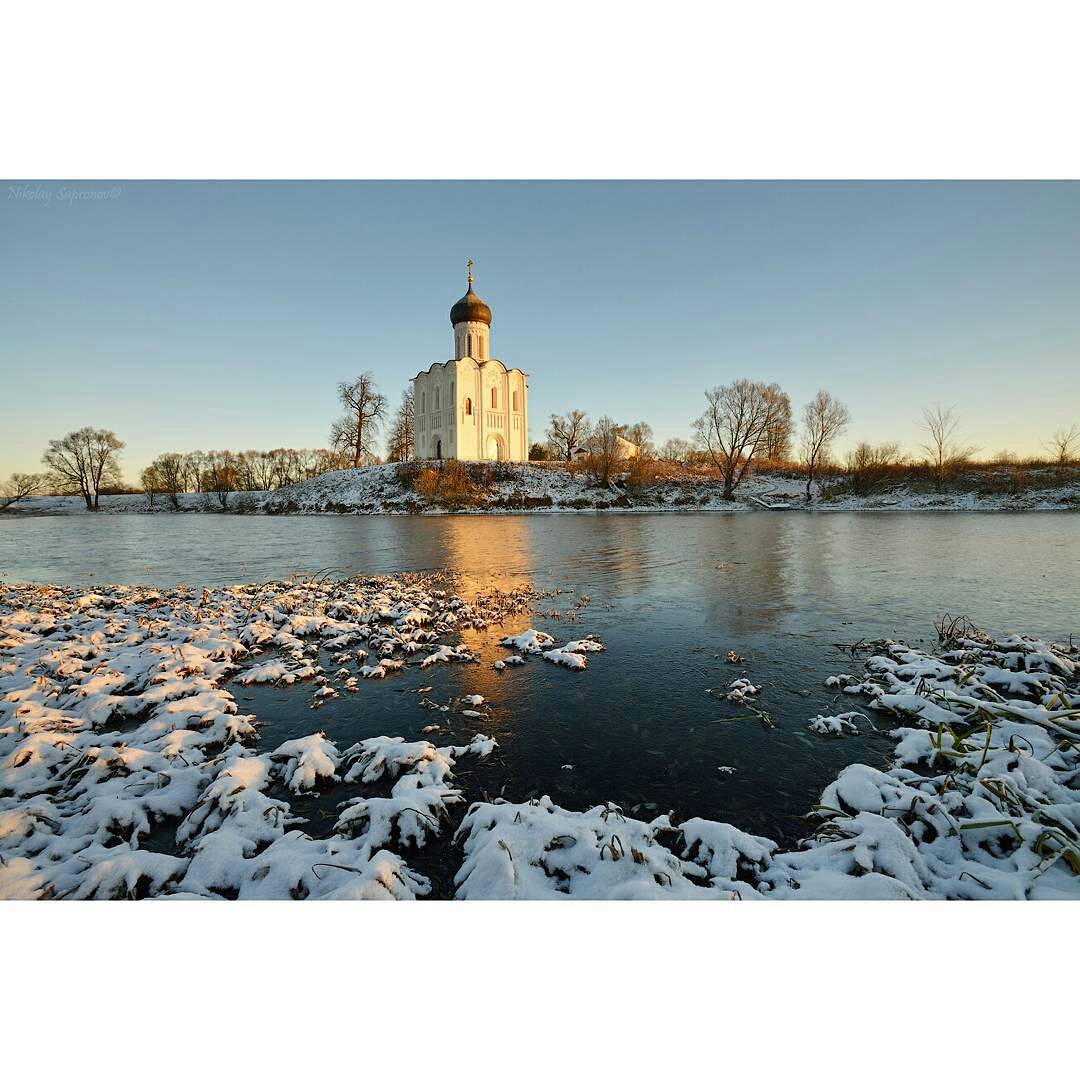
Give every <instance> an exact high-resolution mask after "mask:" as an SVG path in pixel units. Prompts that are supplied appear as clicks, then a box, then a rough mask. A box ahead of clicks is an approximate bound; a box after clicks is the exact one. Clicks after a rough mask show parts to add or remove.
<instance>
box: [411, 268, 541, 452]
mask: <svg viewBox="0 0 1080 1080" xmlns="http://www.w3.org/2000/svg"><path fill="white" fill-rule="evenodd" d="M468 266H469V289H468V291H467V292H466V293H465V295H464V296H463V297H462V298H461V299H460V300H459V301H458V302H457V303H456V304H455V305H454V306H453V307H452V308H451V309H450V325H451V326H452V327H453V328H454V342H453V348H452V357H453V358H452V359H450V360H447V361H446V363H445V364H432V365H431V367H429V368H428V369H427V371H421V372H420V373H419V374H418V375H416V376H415V377H414V378H413V383H414V390H415V393H414V399H413V400H414V409H415V415H416V451H415V456H416V457H418V458H457V459H458V460H460V461H528V459H529V385H528V383H527V382H526V381H525V380H526V379H527V378H528V375H527V374H526V373H525V372H524V371H522V370H521V369H520V368H508V367H507V366H506V365H505V364H504V363H503V362H502V361H501V360H496V359H495V357H493V356H492V355H491V308H489V307H488V305H487V304H486V303H484V301H483V300H481V299H480V297H479V296H477V295H476V293H474V292H473V275H472V267H473V263H472V259H470V260H469V264H468Z"/></svg>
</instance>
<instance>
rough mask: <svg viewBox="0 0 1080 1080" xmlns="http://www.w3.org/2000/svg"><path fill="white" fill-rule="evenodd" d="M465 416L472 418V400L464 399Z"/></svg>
mask: <svg viewBox="0 0 1080 1080" xmlns="http://www.w3.org/2000/svg"><path fill="white" fill-rule="evenodd" d="M465 415H466V416H472V398H466V399H465Z"/></svg>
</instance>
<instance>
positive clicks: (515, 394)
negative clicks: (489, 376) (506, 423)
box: [514, 390, 518, 412]
mask: <svg viewBox="0 0 1080 1080" xmlns="http://www.w3.org/2000/svg"><path fill="white" fill-rule="evenodd" d="M517 411H518V392H517V391H516V390H515V391H514V412H517Z"/></svg>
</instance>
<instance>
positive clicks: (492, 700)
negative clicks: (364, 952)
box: [0, 575, 1080, 899]
mask: <svg viewBox="0 0 1080 1080" xmlns="http://www.w3.org/2000/svg"><path fill="white" fill-rule="evenodd" d="M545 601H546V597H545V596H544V595H542V594H537V593H534V592H532V590H530V589H527V588H520V589H515V590H511V591H508V592H500V591H498V590H495V589H489V590H486V591H484V592H480V593H478V594H477V595H476V596H475V597H473V598H472V599H467V598H465V597H463V596H460V595H457V594H456V593H455V592H454V591H452V583H451V580H450V579H448V578H445V577H440V576H435V577H432V576H427V577H422V576H419V575H410V576H404V577H397V578H369V579H360V580H349V581H328V580H324V579H319V580H308V581H291V582H282V581H271V582H262V583H258V584H249V585H237V586H231V587H225V588H214V589H188V588H182V587H181V588H175V589H155V588H147V587H140V586H112V587H110V588H108V589H107V590H101V591H96V590H93V589H79V588H74V587H67V588H65V587H60V586H17V585H0V854H2V856H3V861H2V864H0V896H4V897H9V898H15V897H21V898H106V897H113V898H139V897H168V898H205V899H220V898H263V899H269V898H281V899H288V898H294V899H301V898H325V899H330V898H335V899H344V898H380V899H412V898H417V897H431V896H451V895H452V896H456V897H458V898H461V899H473V898H485V899H496V898H507V899H509V898H551V899H558V898H600V897H603V898H647V897H648V898H670V899H676V898H685V899H689V898H693V899H731V898H741V899H786V898H793V899H809V898H834V899H867V898H967V899H976V898H993V899H1020V898H1031V899H1038V898H1066V897H1068V898H1080V832H1078V828H1080V791H1078V790H1077V788H1076V777H1077V775H1078V770H1080V709H1078V708H1076V707H1075V706H1073V705H1072V704H1071V703H1072V702H1074V701H1075V700H1076V698H1077V695H1078V694H1080V651H1078V650H1077V649H1076V647H1073V646H1069V647H1061V646H1055V645H1050V644H1046V643H1043V642H1040V641H1037V640H1034V639H1030V638H1025V637H1019V636H1010V637H1002V638H1000V639H998V640H991V639H990V638H988V637H986V636H985V635H982V634H980V633H979V632H978V631H976V630H975V629H974V628H972V627H970V626H969V625H967V624H966V623H963V622H959V621H958V622H955V623H952V624H943V625H942V626H941V640H940V641H939V644H938V646H937V647H936V648H933V649H930V648H911V647H908V646H906V645H903V644H901V643H898V642H891V641H880V642H874V643H870V644H869V645H865V646H862V653H863V655H865V672H864V673H863V674H862V675H859V676H854V675H851V674H847V673H843V674H840V675H838V676H836V677H835V679H834V680H833V681H831V682H830V683H829V685H830V686H831V687H832V689H833V690H834V691H835V692H836V694H837V695H838V696H839V697H840V700H841V701H842V707H840V708H837V709H836V710H834V712H833V713H832V714H830V715H822V714H818V715H807V716H806V717H805V727H806V731H807V732H808V735H807V737H808V738H814V739H821V740H830V739H837V738H840V739H843V738H849V737H857V736H856V735H855V734H854V733H857V732H861V731H864V730H869V729H873V728H874V727H876V726H877V725H879V724H882V723H883V722H889V723H898V724H900V725H901V726H896V727H893V728H891V729H890V730H889V732H888V735H889V737H890V738H891V739H892V740H893V741H894V742H895V750H894V752H893V754H892V759H891V761H890V762H889V763H888V764H887V765H886V766H885V767H884V768H877V767H874V766H872V765H869V764H852V765H849V766H847V767H846V768H844V769H843V771H842V772H840V774H839V775H838V776H837V777H836V779H835V780H834V782H833V783H831V784H829V785H828V786H827V787H826V789H825V790H824V792H823V793H822V794H821V796H820V798H819V799H818V801H817V805H808V806H807V807H806V811H807V813H808V830H809V835H808V836H807V837H806V838H805V839H804V841H803V842H802V844H799V845H796V846H794V847H792V846H789V847H788V848H787V849H786V850H784V849H782V847H781V845H780V844H778V843H777V842H776V841H775V840H774V839H772V838H769V837H766V836H761V835H754V834H752V833H749V832H746V831H744V830H740V829H737V828H735V827H734V826H732V825H730V824H727V823H725V822H723V821H719V820H710V819H705V818H702V817H690V818H687V819H683V818H681V817H680V815H679V814H678V808H677V807H676V808H674V809H672V810H671V811H670V812H668V813H662V814H659V816H653V817H651V818H645V817H641V816H636V815H638V813H639V811H640V810H641V809H642V807H633V808H626V807H621V806H616V805H615V804H613V803H604V804H601V805H596V806H593V807H591V808H587V809H583V810H576V811H575V810H570V809H565V808H563V807H561V806H559V805H558V804H557V803H556V802H555V801H554V800H553V799H551V798H549V797H548V796H546V795H543V794H539V795H537V796H536V797H535V798H530V799H527V800H524V801H522V800H516V801H506V800H503V799H502V798H500V797H499V796H498V794H497V792H495V791H483V790H481V791H480V792H479V793H478V795H477V796H476V797H470V798H468V799H467V798H466V797H465V794H464V787H465V785H464V784H463V783H462V782H461V773H462V770H468V769H478V770H479V769H482V768H483V763H484V762H485V761H487V760H489V759H492V758H493V757H495V756H497V754H498V749H499V748H498V740H497V739H496V738H495V737H494V736H493V735H492V734H490V731H491V730H493V725H492V717H493V715H494V714H495V710H498V709H499V708H500V705H501V702H500V700H499V697H500V695H501V693H502V691H501V690H500V686H501V685H502V683H501V681H500V680H504V679H507V680H513V679H514V678H515V672H517V671H520V670H521V669H522V668H523V666H524V665H529V664H540V665H541V667H542V668H544V669H545V670H547V671H550V672H552V673H553V674H552V677H554V678H559V679H563V680H579V682H577V683H576V684H574V685H576V686H577V687H579V689H580V692H581V693H583V694H584V695H585V697H584V698H583V700H584V701H587V699H588V689H589V682H588V680H589V679H590V676H591V674H592V670H591V665H593V664H601V663H603V662H605V660H606V657H607V656H608V655H609V654H608V653H606V652H605V651H604V642H602V641H600V640H598V639H597V637H596V636H595V635H588V634H584V633H582V632H574V631H575V630H576V629H577V628H573V629H571V627H569V626H568V627H566V630H568V631H570V632H568V633H563V635H562V637H561V638H560V639H558V640H555V639H554V636H553V635H548V634H544V633H540V632H537V633H532V634H529V633H527V631H529V630H530V629H534V627H533V625H532V623H533V620H534V618H535V617H536V615H537V614H538V612H537V610H536V609H537V606H538V605H540V604H542V603H543V602H545ZM582 604H584V605H585V606H587V598H586V599H584V600H583V601H582ZM579 606H580V605H579ZM476 630H487V631H490V632H495V633H497V635H498V640H499V647H500V649H501V656H500V659H502V660H503V661H504V666H503V667H502V668H497V667H495V664H494V663H492V664H491V665H490V668H492V669H493V670H491V671H490V684H491V685H492V687H493V688H494V689H493V690H492V691H491V692H490V693H488V694H487V695H486V696H485V695H477V694H470V695H467V696H459V697H457V698H451V699H449V700H445V701H444V700H441V699H432V698H431V686H430V685H429V682H428V679H429V678H430V672H431V671H432V669H434V668H436V667H438V666H440V665H466V666H469V665H479V664H481V660H480V658H479V656H478V654H477V653H476V652H475V651H474V650H473V649H472V648H471V647H469V646H467V645H465V644H463V639H462V635H463V634H465V633H467V632H472V631H476ZM853 650H854V651H859V646H853ZM553 654H557V655H553ZM568 657H576V658H578V659H579V660H580V661H581V663H578V662H577V661H574V660H571V661H569V662H567V659H566V658H568ZM728 659H729V662H730V663H731V664H732V676H735V675H736V674H737V673H738V672H737V668H736V667H735V664H736V661H741V659H742V658H741V657H739V658H736V659H735V660H732V658H731V657H729V658H728ZM510 660H515V661H523V662H524V664H522V663H514V664H509V665H507V663H506V662H508V661H510ZM546 662H549V663H546ZM496 663H497V661H496ZM575 669H577V670H575ZM372 680H374V682H372ZM384 680H396V681H397V684H398V689H399V690H400V691H401V692H402V694H409V695H410V697H408V698H406V697H404V696H403V697H401V698H400V701H401V702H402V703H405V702H409V703H410V704H412V705H413V707H419V708H421V709H423V710H424V711H425V712H426V713H427V719H426V722H425V726H424V728H423V729H421V734H422V735H423V736H424V737H423V738H417V739H410V740H406V739H405V738H404V737H401V736H394V737H379V736H376V737H369V738H363V739H360V740H359V741H357V742H354V743H352V744H351V745H347V746H344V745H339V744H338V743H337V742H335V740H333V739H331V738H328V737H327V736H326V735H325V734H324V733H323V732H322V731H321V730H319V726H318V722H317V717H316V716H315V715H314V714H315V712H317V711H318V710H319V709H320V708H323V707H324V705H323V703H324V702H326V701H332V700H333V699H335V698H341V697H351V696H352V695H357V696H362V695H363V694H364V691H365V688H366V687H368V686H372V685H379V686H381V685H383V682H384ZM729 682H730V685H725V687H723V688H716V690H715V691H714V693H718V692H719V690H720V689H723V691H724V695H725V697H727V698H729V699H730V700H731V701H733V702H734V701H735V700H736V699H735V698H734V697H732V696H731V695H738V708H739V709H742V710H743V711H745V712H747V713H748V717H747V718H746V719H745V720H742V721H740V722H750V723H755V724H756V723H761V724H763V725H767V724H768V714H767V713H766V712H764V711H763V710H762V709H761V708H760V706H758V705H756V704H755V703H756V702H757V701H759V700H760V699H759V697H758V691H759V690H760V686H759V685H758V684H755V683H753V682H746V681H744V680H742V679H740V678H735V677H732V678H731V679H730V680H729ZM259 684H272V685H275V686H280V687H289V688H291V689H290V690H289V692H290V693H295V694H302V697H298V698H296V699H294V700H295V703H296V705H297V706H300V705H306V707H307V709H308V710H310V712H308V714H307V716H306V718H305V715H304V712H303V711H301V712H300V714H299V718H298V719H296V720H295V721H294V723H295V724H296V728H295V731H294V734H293V737H291V738H288V739H285V740H283V741H281V742H277V741H276V740H275V741H274V743H273V745H264V744H263V743H262V740H261V737H260V730H261V728H262V722H261V720H260V716H259V712H258V706H257V705H256V708H255V709H254V710H253V711H244V712H241V705H240V702H239V701H238V696H240V695H242V694H244V693H245V689H247V688H251V687H252V686H257V685H259ZM507 685H513V684H512V683H509V684H507ZM702 689H703V692H704V690H706V689H708V687H704V686H703V688H702ZM250 700H257V699H254V698H252V699H250ZM404 707H405V706H404V704H402V705H401V706H399V709H398V711H400V709H401V708H404ZM294 711H295V710H294ZM875 718H876V723H875ZM737 719H738V717H734V716H733V717H731V718H729V719H726V720H725V721H724V722H725V723H730V722H733V721H734V720H737ZM629 737H630V733H629V732H624V733H623V734H622V735H621V736H620V735H619V734H618V733H616V732H613V733H612V735H611V738H613V739H618V738H629ZM556 752H557V751H556ZM564 767H565V766H564ZM474 786H477V785H474ZM479 786H480V787H481V789H482V787H483V780H482V779H481V782H480V784H479ZM328 806H329V807H331V808H332V809H331V810H330V811H329V812H327V809H326V808H327V807H328ZM644 809H650V807H645V808H644Z"/></svg>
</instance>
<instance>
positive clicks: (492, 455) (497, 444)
mask: <svg viewBox="0 0 1080 1080" xmlns="http://www.w3.org/2000/svg"><path fill="white" fill-rule="evenodd" d="M487 459H488V461H505V460H506V450H505V449H504V447H503V441H502V438H501V437H500V436H498V435H489V436H488V438H487Z"/></svg>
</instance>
